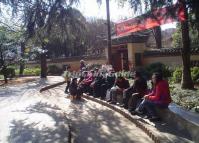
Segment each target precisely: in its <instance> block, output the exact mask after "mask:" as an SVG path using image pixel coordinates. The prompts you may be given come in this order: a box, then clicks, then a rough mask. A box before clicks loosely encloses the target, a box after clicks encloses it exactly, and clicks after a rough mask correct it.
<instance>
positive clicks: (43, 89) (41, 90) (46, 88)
mask: <svg viewBox="0 0 199 143" xmlns="http://www.w3.org/2000/svg"><path fill="white" fill-rule="evenodd" d="M64 83H66V81H62V82H58V83H55V84H52V85H48V86H45V87H42V88H41V89H40V90H39V92H40V93H41V92H43V91H45V90H48V89H51V88H54V87H56V86H59V85H62V84H64Z"/></svg>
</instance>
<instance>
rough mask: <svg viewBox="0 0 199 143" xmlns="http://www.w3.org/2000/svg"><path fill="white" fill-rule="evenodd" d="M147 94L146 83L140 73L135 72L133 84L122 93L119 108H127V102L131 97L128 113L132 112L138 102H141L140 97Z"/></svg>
mask: <svg viewBox="0 0 199 143" xmlns="http://www.w3.org/2000/svg"><path fill="white" fill-rule="evenodd" d="M146 93H147V82H146V80H145V79H144V78H143V77H142V76H141V73H140V72H138V71H135V73H134V83H133V85H131V87H129V88H128V89H126V90H124V92H123V104H122V105H121V107H124V108H126V109H127V108H128V102H129V99H130V97H131V96H132V102H131V105H130V108H129V111H134V110H135V109H136V106H137V104H138V102H141V99H142V97H143V96H144V95H145V94H146Z"/></svg>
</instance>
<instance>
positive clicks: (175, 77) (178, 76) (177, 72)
mask: <svg viewBox="0 0 199 143" xmlns="http://www.w3.org/2000/svg"><path fill="white" fill-rule="evenodd" d="M181 80H182V68H176V69H175V71H174V72H173V76H172V81H173V82H174V83H180V82H181Z"/></svg>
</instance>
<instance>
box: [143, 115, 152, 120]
mask: <svg viewBox="0 0 199 143" xmlns="http://www.w3.org/2000/svg"><path fill="white" fill-rule="evenodd" d="M150 118H151V117H150V116H148V115H145V116H144V117H143V119H150Z"/></svg>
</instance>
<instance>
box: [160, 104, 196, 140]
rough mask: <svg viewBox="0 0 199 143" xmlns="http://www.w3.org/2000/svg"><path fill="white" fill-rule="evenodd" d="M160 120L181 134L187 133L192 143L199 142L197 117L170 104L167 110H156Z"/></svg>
mask: <svg viewBox="0 0 199 143" xmlns="http://www.w3.org/2000/svg"><path fill="white" fill-rule="evenodd" d="M157 112H158V114H159V115H160V117H161V119H162V120H163V121H165V122H167V123H169V124H171V125H173V126H175V127H176V128H177V129H178V130H180V131H182V132H186V133H188V134H189V135H190V136H191V138H192V140H193V141H194V142H199V115H198V114H197V113H193V112H190V111H186V110H184V109H182V108H181V107H180V106H178V105H176V104H174V103H172V104H170V105H169V107H168V109H157Z"/></svg>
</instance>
